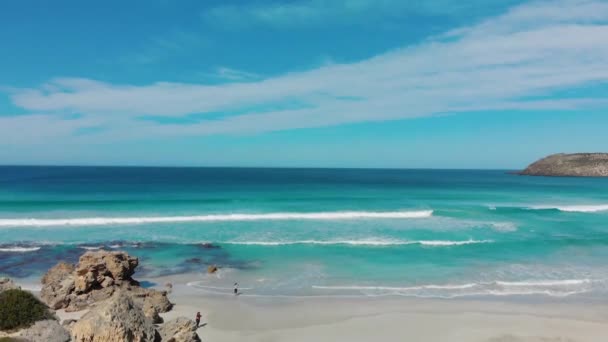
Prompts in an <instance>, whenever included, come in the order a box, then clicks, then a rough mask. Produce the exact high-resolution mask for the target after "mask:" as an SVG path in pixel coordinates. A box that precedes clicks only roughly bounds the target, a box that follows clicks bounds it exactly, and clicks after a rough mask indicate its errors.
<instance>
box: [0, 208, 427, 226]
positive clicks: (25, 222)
mask: <svg viewBox="0 0 608 342" xmlns="http://www.w3.org/2000/svg"><path fill="white" fill-rule="evenodd" d="M432 215H433V211H432V210H418V211H386V212H375V211H336V212H317V213H266V214H210V215H197V216H158V217H89V218H70V219H36V218H24V219H0V227H50V226H102V225H116V224H145V223H179V222H218V221H287V220H319V221H325V220H357V219H416V218H428V217H431V216H432Z"/></svg>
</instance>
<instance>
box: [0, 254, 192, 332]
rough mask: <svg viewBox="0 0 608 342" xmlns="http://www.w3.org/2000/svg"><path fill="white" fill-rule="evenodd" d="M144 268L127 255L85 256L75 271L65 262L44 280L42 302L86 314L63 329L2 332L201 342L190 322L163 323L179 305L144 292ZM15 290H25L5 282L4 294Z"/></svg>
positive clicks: (52, 324)
mask: <svg viewBox="0 0 608 342" xmlns="http://www.w3.org/2000/svg"><path fill="white" fill-rule="evenodd" d="M138 264H139V260H138V259H137V258H136V257H132V256H130V255H128V254H127V253H125V252H108V251H103V250H102V251H96V252H87V253H85V254H83V255H82V256H81V257H80V259H79V261H78V263H76V264H75V265H73V264H68V263H64V262H60V263H59V264H57V265H56V266H55V267H53V268H51V269H50V270H49V271H48V272H47V273H46V274H45V275H44V276H43V277H42V280H41V282H42V289H41V291H40V300H41V301H42V302H43V303H44V304H46V305H47V306H48V307H49V309H50V310H59V309H64V310H65V311H66V312H72V311H80V310H87V311H86V313H85V314H84V315H83V316H82V317H81V318H80V319H78V320H65V321H64V322H63V324H60V323H59V321H58V320H57V319H56V317H54V319H47V320H43V321H42V320H41V321H37V322H35V323H34V324H32V325H31V326H29V327H26V328H22V329H20V330H18V331H5V332H2V331H0V337H3V336H8V337H11V338H13V339H14V340H18V341H33V342H36V341H42V340H44V341H52V342H54V341H57V342H67V341H78V342H110V341H137V342H144V341H154V342H158V341H173V342H196V341H200V338H199V336H198V335H197V333H196V329H197V327H196V324H195V323H194V321H192V320H190V319H187V318H183V317H180V318H177V319H174V320H171V321H169V322H165V323H163V320H162V318H161V317H160V316H159V313H163V312H167V311H169V310H171V309H172V307H173V304H172V303H171V302H170V301H169V299H168V298H167V291H159V290H155V289H150V288H143V287H141V286H140V284H139V282H137V281H136V280H134V279H133V278H132V275H133V274H134V273H135V269H136V267H137V266H138ZM11 290H12V291H14V290H19V288H18V286H17V285H15V284H14V283H13V282H12V281H11V280H10V279H7V278H0V292H3V291H11ZM19 291H21V290H19ZM0 305H1V303H0ZM41 305H42V304H41ZM0 319H1V317H0ZM161 323H163V324H161Z"/></svg>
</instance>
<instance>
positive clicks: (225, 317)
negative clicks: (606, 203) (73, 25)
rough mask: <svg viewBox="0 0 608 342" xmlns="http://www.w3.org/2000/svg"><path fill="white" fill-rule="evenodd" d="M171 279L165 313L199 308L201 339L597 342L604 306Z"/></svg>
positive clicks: (604, 326) (605, 317)
mask: <svg viewBox="0 0 608 342" xmlns="http://www.w3.org/2000/svg"><path fill="white" fill-rule="evenodd" d="M192 276H193V275H180V276H171V277H162V278H153V279H149V281H153V282H156V283H158V284H159V286H160V284H164V282H167V281H172V282H173V291H172V293H171V294H170V299H171V301H172V302H173V303H175V304H176V305H175V307H174V309H173V310H172V311H170V312H167V313H164V314H161V316H163V317H164V318H165V319H172V318H175V317H178V316H185V317H191V316H193V315H194V314H195V313H196V312H197V311H201V313H202V315H203V319H202V321H201V322H202V323H206V325H205V326H204V327H201V328H199V330H198V333H199V335H200V336H201V338H202V339H203V340H207V341H227V342H229V341H243V340H246V341H310V340H316V341H351V342H357V341H372V340H379V341H391V340H406V339H409V340H419V341H484V342H486V341H487V342H490V341H491V342H498V341H500V342H532V341H543V342H547V341H555V342H557V341H598V342H599V341H604V340H605V334H606V331H608V307H607V306H605V305H602V304H600V303H571V302H570V301H568V302H564V301H559V300H551V301H532V302H526V301H510V300H508V299H505V300H497V299H496V300H495V299H488V300H476V299H462V298H461V299H421V298H409V297H396V296H390V297H311V298H303V297H272V296H270V297H266V296H260V297H256V296H251V297H247V296H233V295H230V294H227V295H225V296H221V295H220V296H218V295H209V294H205V292H202V291H198V290H196V289H193V288H192V287H189V286H187V285H186V284H187V282H188V279H189V278H191V277H192Z"/></svg>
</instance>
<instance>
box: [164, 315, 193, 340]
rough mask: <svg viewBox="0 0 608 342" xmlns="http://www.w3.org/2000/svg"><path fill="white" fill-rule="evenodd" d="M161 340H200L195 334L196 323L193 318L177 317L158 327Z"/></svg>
mask: <svg viewBox="0 0 608 342" xmlns="http://www.w3.org/2000/svg"><path fill="white" fill-rule="evenodd" d="M158 332H159V334H160V336H161V338H162V341H163V342H165V341H169V342H200V341H201V339H200V338H199V337H198V335H197V334H196V323H195V322H194V321H193V320H190V319H187V318H184V317H178V318H176V319H174V320H171V321H169V322H167V323H165V324H163V325H162V326H160V328H158Z"/></svg>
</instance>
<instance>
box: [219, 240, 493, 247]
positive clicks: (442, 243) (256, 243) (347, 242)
mask: <svg viewBox="0 0 608 342" xmlns="http://www.w3.org/2000/svg"><path fill="white" fill-rule="evenodd" d="M492 242H493V241H492V240H461V241H449V240H419V241H411V240H382V239H367V240H293V241H226V242H220V244H231V245H252V246H284V245H330V246H331V245H338V246H339V245H350V246H403V245H423V246H430V247H439V246H461V245H469V244H480V243H492Z"/></svg>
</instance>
